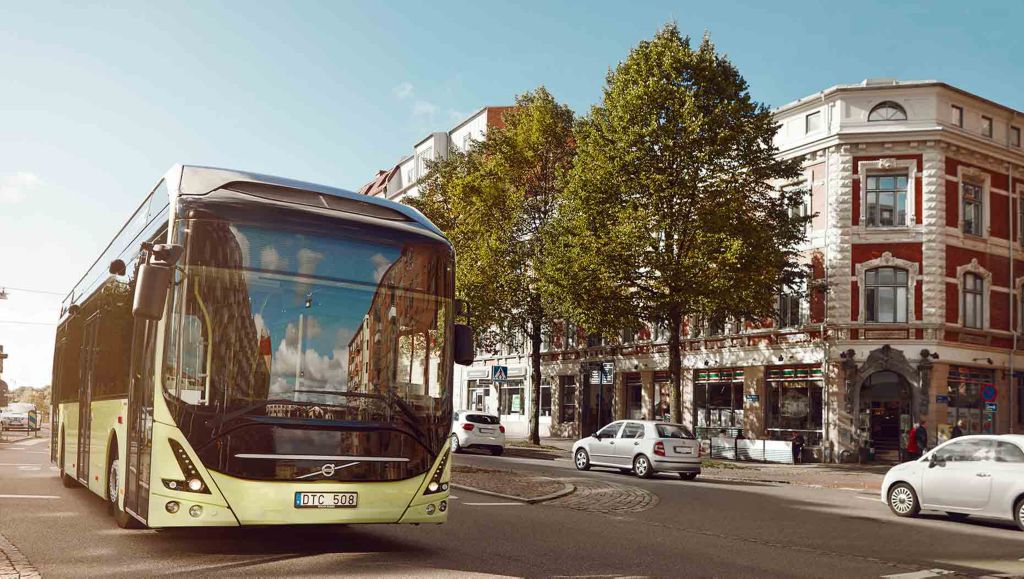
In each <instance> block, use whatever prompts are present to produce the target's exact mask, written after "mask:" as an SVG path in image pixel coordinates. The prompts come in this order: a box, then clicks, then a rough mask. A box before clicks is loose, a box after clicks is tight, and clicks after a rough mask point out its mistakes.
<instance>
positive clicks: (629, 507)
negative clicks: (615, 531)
mask: <svg viewBox="0 0 1024 579" xmlns="http://www.w3.org/2000/svg"><path fill="white" fill-rule="evenodd" d="M561 480H565V481H566V482H569V483H572V484H573V485H575V486H576V492H574V493H572V494H570V495H566V496H564V497H561V498H558V499H555V500H553V501H548V502H546V503H544V504H546V505H550V506H555V507H563V508H567V509H575V510H577V511H587V512H592V513H606V514H617V513H636V512H639V511H646V510H647V509H650V508H653V507H654V506H655V505H657V504H658V496H657V495H655V494H654V493H650V492H648V491H645V490H644V489H641V488H637V487H634V486H628V485H623V484H618V483H613V482H606V481H601V480H595V479H590V478H568V479H561Z"/></svg>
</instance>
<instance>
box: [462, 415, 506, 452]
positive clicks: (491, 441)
mask: <svg viewBox="0 0 1024 579" xmlns="http://www.w3.org/2000/svg"><path fill="white" fill-rule="evenodd" d="M467 448H485V449H487V450H490V451H491V454H493V455H494V456H498V455H500V454H501V453H502V452H505V427H504V426H502V425H501V419H500V418H498V417H497V416H495V415H493V414H487V413H486V412H477V411H475V410H456V411H455V414H453V415H452V452H462V451H463V450H464V449H467Z"/></svg>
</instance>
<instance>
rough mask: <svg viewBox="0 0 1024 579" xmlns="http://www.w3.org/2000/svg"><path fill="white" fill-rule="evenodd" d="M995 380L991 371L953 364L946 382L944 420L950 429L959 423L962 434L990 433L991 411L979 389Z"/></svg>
mask: <svg viewBox="0 0 1024 579" xmlns="http://www.w3.org/2000/svg"><path fill="white" fill-rule="evenodd" d="M994 383H995V371H994V370H986V369H982V368H969V367H965V366H954V367H952V368H950V369H949V374H948V378H947V381H946V385H947V389H948V393H949V402H947V403H946V408H947V410H946V412H947V415H946V421H947V423H948V424H949V425H950V427H951V428H952V426H953V425H954V424H957V423H960V429H961V430H963V433H964V434H993V433H994V432H995V428H994V427H995V412H990V411H989V410H988V408H987V407H986V405H985V402H984V401H983V400H982V399H981V391H982V390H983V389H984V388H985V387H986V386H992V385H993V384H994Z"/></svg>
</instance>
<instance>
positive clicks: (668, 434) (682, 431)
mask: <svg viewBox="0 0 1024 579" xmlns="http://www.w3.org/2000/svg"><path fill="white" fill-rule="evenodd" d="M656 428H657V429H658V438H693V435H692V434H690V431H688V430H686V427H684V426H680V425H678V424H658V425H657V426H656Z"/></svg>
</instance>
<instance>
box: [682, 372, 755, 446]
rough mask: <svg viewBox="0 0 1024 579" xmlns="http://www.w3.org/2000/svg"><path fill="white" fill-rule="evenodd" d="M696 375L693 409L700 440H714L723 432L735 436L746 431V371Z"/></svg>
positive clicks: (698, 373)
mask: <svg viewBox="0 0 1024 579" xmlns="http://www.w3.org/2000/svg"><path fill="white" fill-rule="evenodd" d="M696 374H697V375H696V380H695V381H694V388H693V407H694V412H695V413H696V417H695V418H696V419H695V420H694V422H695V423H696V425H697V431H698V436H714V435H717V434H718V433H719V431H721V430H725V431H726V432H727V433H728V434H730V435H734V434H736V432H737V431H739V430H742V429H743V370H732V369H715V370H707V371H698V372H696Z"/></svg>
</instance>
